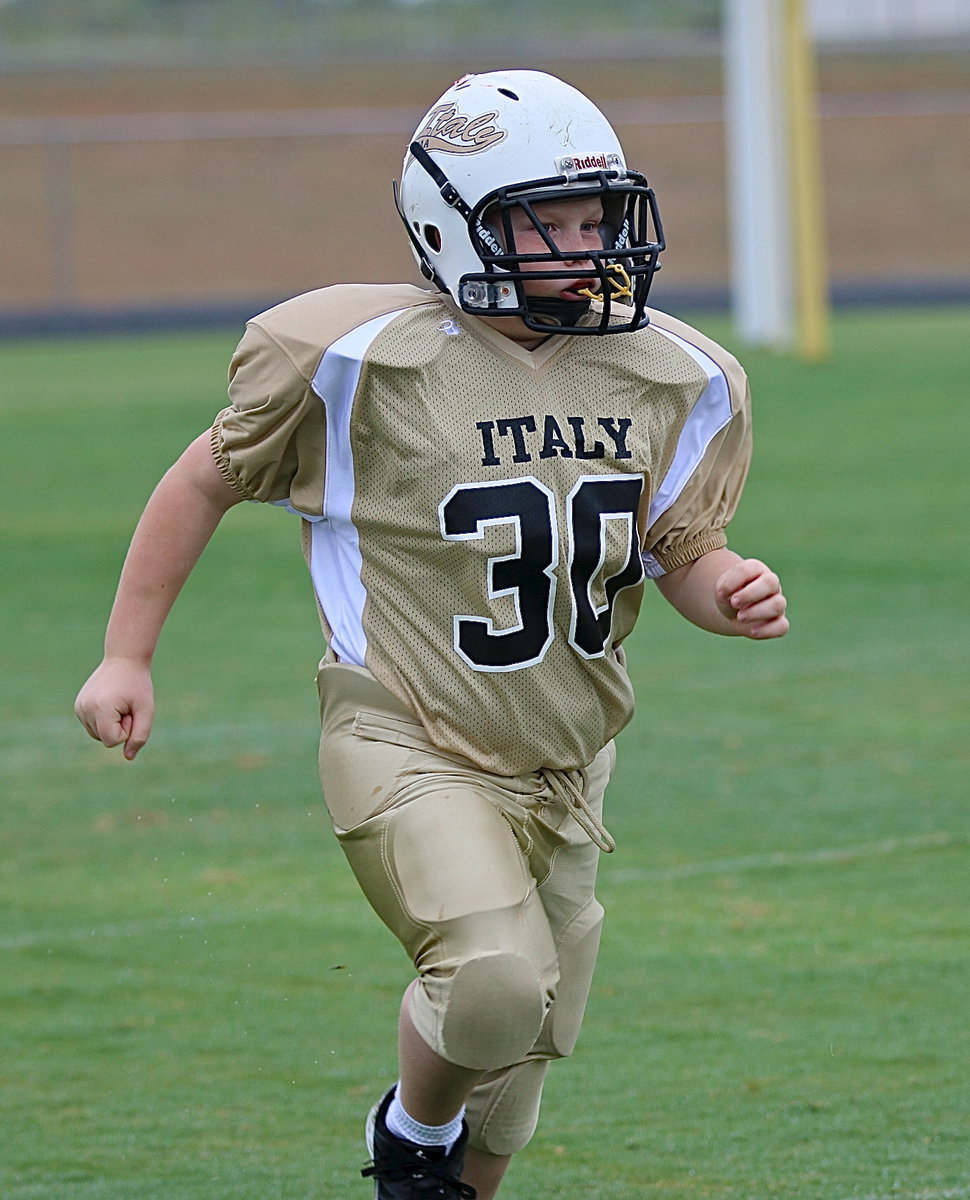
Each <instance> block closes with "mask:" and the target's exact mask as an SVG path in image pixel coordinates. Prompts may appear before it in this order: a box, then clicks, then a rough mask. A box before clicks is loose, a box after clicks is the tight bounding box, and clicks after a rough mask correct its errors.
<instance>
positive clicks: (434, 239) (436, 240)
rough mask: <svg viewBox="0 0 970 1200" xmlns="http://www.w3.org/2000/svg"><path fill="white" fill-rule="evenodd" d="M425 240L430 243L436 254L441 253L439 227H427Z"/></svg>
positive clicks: (425, 228)
mask: <svg viewBox="0 0 970 1200" xmlns="http://www.w3.org/2000/svg"><path fill="white" fill-rule="evenodd" d="M423 232H424V240H425V241H426V242H427V243H428V245H429V246H430V247H431V249H432V250H433V251H434V252H435V254H440V253H441V230H440V229H439V228H438V226H437V225H425V227H424V231H423Z"/></svg>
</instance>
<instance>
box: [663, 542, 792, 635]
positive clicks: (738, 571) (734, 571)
mask: <svg viewBox="0 0 970 1200" xmlns="http://www.w3.org/2000/svg"><path fill="white" fill-rule="evenodd" d="M657 587H658V588H659V589H660V592H661V594H662V595H663V596H664V598H665V599H666V600H667V601H668V602H669V603H670V604H672V605H673V607H674V608H675V609H677V611H678V612H679V613H680V614H681V615H682V616H684V617H686V618H687V620H688V621H691V622H692V623H693V624H695V625H697V626H699V627H700V628H701V629H707V630H709V631H710V632H711V633H719V634H725V635H727V636H729V637H730V636H735V637H747V638H752V639H754V640H755V641H765V640H767V639H769V638H778V637H783V636H784V635H785V634H786V633H787V632H788V627H789V622H788V618H787V616H786V615H785V613H786V609H787V606H788V602H787V600H786V599H785V594H784V592H783V591H782V587H781V583H780V581H779V579H778V576H777V575H776V574H775V573H774V571H772V570H771V568H770V567H768V566H766V565H765V564H764V563H763V562H761V561H760V559H757V558H741V556H740V555H738V554H735V553H734V551H733V550H729V549H727V548H726V547H725V548H724V549H721V550H712V551H711V552H710V553H709V554H704V555H701V557H700V558H698V559H695V560H694V561H693V562H690V563H687V564H686V565H685V566H683V567H678V568H677V569H676V570H674V571H670V572H669V573H668V574H667V575H663V576H661V578H659V579H658V580H657Z"/></svg>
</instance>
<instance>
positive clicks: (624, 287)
mask: <svg viewBox="0 0 970 1200" xmlns="http://www.w3.org/2000/svg"><path fill="white" fill-rule="evenodd" d="M606 270H607V272H608V273H610V274H613V275H616V276H617V278H616V279H611V280H610V281H609V282H610V287H611V288H612V289H613V294H612V295H611V296H610V299H611V300H622V299H623V298H624V296H629V297H630V299H631V300H632V299H633V282H632V280H631V279H630V276H629V275H628V274H627V271H626V267H624V266H623V264H622V263H618V262H614V263H610V265H609V266H608V267H607V268H606ZM579 295H580V296H589V298H590V300H596V301H597V302H598V303H600V304H602V303H603V293H602V292H594V291H593V290H592V289H591V288H588V287H587V288H580V290H579Z"/></svg>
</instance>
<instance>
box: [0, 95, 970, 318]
mask: <svg viewBox="0 0 970 1200" xmlns="http://www.w3.org/2000/svg"><path fill="white" fill-rule="evenodd" d="M438 82H439V81H438V79H437V78H436V79H435V80H434V82H433V84H432V85H431V88H430V91H431V92H434V91H435V89H436V88H437V86H438ZM929 82H932V78H931V79H930V81H929ZM947 82H949V81H947ZM427 90H429V89H425V91H427ZM616 92H617V94H616V96H615V97H614V98H612V99H610V98H609V95H608V94H607V96H606V98H605V99H603V100H602V101H601V103H602V106H603V108H604V109H605V111H606V112H607V115H608V116H609V117H610V118H611V119H612V120H613V121H614V123H615V124H616V126H617V128H618V130H619V132H620V135H621V138H622V139H623V141H624V143H625V145H626V147H627V153H628V158H629V160H630V162H631V163H632V164H634V165H636V166H638V167H641V168H642V169H644V170H645V172H646V173H647V175H648V176H649V178H650V180H651V182H652V183H653V184H654V186H655V188H656V190H657V193H658V196H659V198H660V203H661V209H662V212H663V216H664V221H665V226H666V230H667V234H668V241H669V250H668V252H667V254H666V255H665V262H664V270H663V273H662V274H661V276H660V277H659V280H658V284H657V289H658V295H659V296H661V297H662V296H663V294H664V291H665V290H666V291H667V292H668V293H669V294H671V295H673V294H677V295H680V294H682V293H690V292H694V293H701V292H704V291H707V292H713V293H723V292H724V291H725V289H726V287H727V282H728V280H727V273H728V253H727V246H726V236H727V235H726V230H727V215H726V210H725V205H726V199H725V164H724V127H723V121H722V113H721V102H720V99H719V97H718V96H717V95H716V94H714V93H712V92H710V91H708V92H704V93H697V94H682V95H668V96H652V97H649V98H643V99H641V98H639V97H637V96H636V95H635V84H634V83H632V82H630V81H629V80H627V81H625V82H623V83H622V84H621V85H620V86H617V87H616ZM631 93H633V94H631ZM594 94H597V95H599V96H602V95H603V92H602V89H601V90H600V91H599V92H594ZM374 98H375V100H376V99H380V100H381V101H382V102H380V103H378V102H374V103H361V102H360V98H359V97H356V98H355V99H356V100H357V102H355V103H352V104H346V105H340V104H337V105H331V106H328V107H293V108H281V107H257V106H254V107H252V108H251V109H249V110H246V111H243V110H241V109H239V108H238V107H237V108H235V109H234V110H228V109H226V110H222V111H216V110H210V111H204V110H197V111H189V112H182V113H179V112H173V111H156V112H142V113H140V114H133V115H132V114H129V115H121V114H118V113H112V112H103V111H92V112H88V113H77V112H75V113H74V114H73V115H72V114H70V113H64V112H48V113H40V114H36V115H30V116H22V115H16V110H15V111H14V112H13V113H11V111H10V107H9V106H8V107H7V109H6V111H7V113H8V114H9V115H6V116H3V115H2V111H0V212H2V213H3V219H2V221H0V264H2V270H0V312H2V313H6V314H11V313H25V312H29V313H44V312H53V311H59V312H64V311H72V312H86V311H90V312H97V311H103V310H120V309H179V308H193V309H202V308H205V307H206V306H214V307H219V306H226V305H239V306H242V307H245V305H246V304H248V303H250V302H253V303H263V302H267V301H271V300H273V299H275V298H282V297H283V296H286V295H289V294H293V293H295V292H298V291H302V290H306V289H309V288H312V287H317V286H320V285H321V284H324V283H328V282H333V281H338V280H360V281H371V280H384V279H411V278H414V275H415V272H414V267H413V262H412V260H411V256H410V252H409V251H408V250H407V248H406V245H405V239H404V236H403V231H401V230H400V228H399V222H398V218H397V216H396V215H395V213H394V211H393V206H392V203H391V190H390V181H391V180H392V179H393V178H394V177H395V176H396V175H397V173H398V171H399V168H400V161H401V156H402V150H403V147H404V145H405V144H406V140H407V137H408V135H409V134H410V133H411V131H412V130H413V129H414V127H415V124H416V122H417V120H418V119H419V117H420V116H421V113H422V112H423V110H424V108H425V107H426V103H425V101H426V100H427V96H425V98H424V101H422V102H421V103H417V102H413V101H411V99H410V97H402V102H400V103H395V102H394V100H395V97H394V95H393V91H391V93H390V94H384V95H383V96H380V97H378V96H376V95H375V97H374ZM200 99H201V98H200V97H196V99H195V103H196V104H198V103H200ZM238 99H239V98H238V96H237V97H236V103H237V104H238ZM389 101H390V102H389ZM170 103H171V101H170ZM89 107H91V108H97V107H98V106H97V105H96V104H94V103H92V104H91V105H89ZM820 110H821V115H822V138H821V140H822V146H823V157H824V174H825V185H826V224H827V229H828V246H829V253H830V266H831V276H832V280H833V284H834V285H835V287H836V288H837V289H838V288H841V289H843V290H847V289H851V288H852V287H858V288H870V289H872V290H877V291H878V290H879V289H884V290H886V291H887V292H888V293H889V294H891V293H892V292H893V290H894V289H898V288H899V287H901V286H905V287H906V288H907V289H909V290H910V291H912V290H913V289H914V288H915V289H916V290H919V289H920V288H922V289H923V290H924V291H926V292H927V294H945V293H946V292H947V290H948V289H949V290H950V291H951V292H953V293H954V294H960V293H962V292H963V291H964V290H965V291H966V293H967V295H968V296H970V223H968V222H967V217H966V211H967V210H966V196H967V194H968V190H970V155H968V153H967V146H968V145H970V87H967V88H960V87H953V86H946V87H942V88H941V87H932V86H922V87H917V88H914V87H911V88H905V89H899V90H897V89H893V88H888V89H887V88H885V87H881V88H878V89H875V90H873V89H871V88H865V87H859V88H852V89H843V90H840V91H827V92H825V93H824V94H823V95H822V97H821V100H820Z"/></svg>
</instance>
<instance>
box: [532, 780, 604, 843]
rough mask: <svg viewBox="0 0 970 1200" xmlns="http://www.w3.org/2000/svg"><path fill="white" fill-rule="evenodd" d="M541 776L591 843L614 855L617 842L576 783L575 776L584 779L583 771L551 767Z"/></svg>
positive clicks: (579, 785)
mask: <svg viewBox="0 0 970 1200" xmlns="http://www.w3.org/2000/svg"><path fill="white" fill-rule="evenodd" d="M539 774H540V775H541V776H542V777H543V779H545V780H546V782H547V783H548V784H549V790H550V791H551V792H552V793H553V795H554V796H556V797H557V799H559V800H561V801H562V802H563V803H564V804H565V805H566V807H567V808H568V810H569V814H570V816H571V817H572V818H573V820H574V821H575V822H576V824H577V825H578V826H579V827H580V829H582V830H583V832H584V833H586V834H587V835H588V836H589V839H590V841H591V842H593V843H594V845H596V846H599V848H600V849H601V850H602V851H603V852H604V853H605V854H612V853H613V851H614V850H615V849H616V842H615V841H614V840H613V836H612V834H611V833H610V832H609V830H608V829H607V828H606V826H605V825H604V824H603V823H602V821H600V820H599V818H598V817H597V816H596V814H595V813H594V812H593V810H592V809H591V808H590V806H589V804H588V803H587V801H586V796H585V793H584V790H583V787H582V785H581V783H580V784H577V782H576V779H575V776H578V777H579V779H580V781H582V780H583V779H584V776H583V773H582V771H556V770H553V769H552V768H551V767H549V768H545V769H543V770H542V771H540V772H539Z"/></svg>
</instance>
